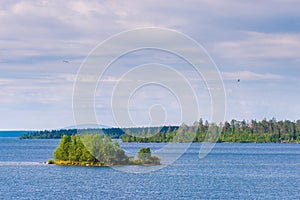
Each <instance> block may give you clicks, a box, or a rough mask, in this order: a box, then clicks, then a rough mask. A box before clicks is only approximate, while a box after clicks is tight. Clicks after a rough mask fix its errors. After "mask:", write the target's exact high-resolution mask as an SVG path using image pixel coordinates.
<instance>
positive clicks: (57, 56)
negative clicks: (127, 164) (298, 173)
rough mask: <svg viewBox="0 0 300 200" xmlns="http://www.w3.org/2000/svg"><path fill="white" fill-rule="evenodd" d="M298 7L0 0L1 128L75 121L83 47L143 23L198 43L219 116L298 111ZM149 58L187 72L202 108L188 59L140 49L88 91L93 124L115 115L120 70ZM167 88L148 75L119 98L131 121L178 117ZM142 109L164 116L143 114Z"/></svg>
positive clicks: (272, 2) (200, 1)
mask: <svg viewBox="0 0 300 200" xmlns="http://www.w3.org/2000/svg"><path fill="white" fill-rule="evenodd" d="M299 7H300V1H297V0H294V1H293V0H287V1H279V0H278V1H277V0H265V1H258V0H252V1H238V0H228V1H217V0H197V1H183V2H180V1H179V2H175V1H171V0H167V1H126V2H125V1H96V0H91V1H76V0H72V1H68V0H66V1H46V0H43V1H42V0H41V1H40V0H32V1H31V0H27V1H21V0H14V1H10V0H2V1H1V2H0V27H1V29H0V130H36V129H58V128H63V127H67V126H72V125H74V124H75V123H76V122H75V120H74V109H73V91H74V81H75V80H76V75H77V73H78V71H79V70H80V66H82V64H83V63H84V61H85V60H86V58H87V56H88V55H89V54H90V53H91V52H92V50H93V49H94V48H95V47H96V46H97V45H98V44H99V43H101V42H103V41H105V40H106V39H107V38H109V37H111V36H113V35H115V34H118V33H120V32H123V31H128V30H132V29H136V28H146V27H158V28H167V29H172V30H175V31H178V32H181V33H183V34H185V35H187V36H189V37H191V38H192V39H194V40H195V41H196V42H197V43H199V44H201V45H202V47H203V48H204V49H205V50H206V52H207V53H208V55H209V56H210V58H211V59H212V60H213V62H214V63H215V65H216V66H217V68H218V70H219V72H220V75H221V78H222V80H223V82H224V90H225V93H226V113H225V120H231V119H232V118H234V119H237V120H243V119H245V120H248V121H249V120H251V119H256V120H262V119H264V118H266V119H271V118H273V117H274V118H276V119H277V120H285V119H288V120H292V121H294V120H297V119H300V105H299V99H300V78H299V76H300V54H299V52H300V12H299ZM149 62H156V63H162V64H164V65H169V66H173V67H174V68H175V69H176V70H177V72H179V73H180V74H182V75H183V76H186V77H187V80H189V81H190V84H191V86H192V87H193V88H194V91H195V93H196V95H197V98H198V99H199V102H200V103H199V105H198V106H199V110H200V117H202V118H203V119H208V120H209V119H210V118H211V113H212V108H211V99H210V98H211V96H210V93H209V92H208V90H209V89H207V86H206V85H205V82H204V81H203V80H201V78H200V79H199V77H198V78H193V77H194V76H195V72H193V70H192V68H191V66H190V65H189V64H187V63H185V62H183V61H182V60H180V58H178V57H176V56H174V55H171V54H170V53H167V52H159V51H152V50H143V51H141V52H133V53H131V54H129V55H126V56H124V57H123V58H120V59H119V60H118V61H116V62H115V63H113V64H112V65H111V66H110V68H109V70H108V71H107V73H106V74H105V76H104V77H102V78H103V80H102V82H101V84H100V85H101V86H99V87H98V88H97V90H96V91H95V107H96V108H95V113H96V115H97V120H98V123H99V124H103V125H108V126H116V125H117V124H118V123H116V122H115V121H114V115H112V103H111V102H112V101H111V97H112V96H111V95H112V94H113V90H114V88H115V86H116V85H117V84H118V82H119V80H120V77H123V75H124V73H126V72H128V71H129V70H130V69H132V68H133V67H134V66H137V65H142V64H145V63H149ZM154 76H155V75H154ZM238 79H239V80H240V81H239V82H238ZM167 89H168V88H167ZM167 89H166V88H163V87H161V86H159V85H150V86H149V87H148V86H144V87H141V88H140V89H139V90H137V91H136V92H135V93H132V96H131V97H130V99H129V100H128V106H129V108H130V109H129V111H130V112H131V114H130V116H131V118H132V120H133V121H135V122H136V123H135V124H137V125H139V126H147V125H159V124H160V123H163V124H174V125H177V124H180V123H182V118H180V115H182V113H181V110H180V106H179V105H180V104H178V101H177V100H178V99H177V100H176V95H175V96H174V95H173V94H172V92H171V90H167ZM176 102H177V103H176ZM149 113H150V114H149ZM151 113H152V114H153V113H158V114H157V115H155V116H161V115H163V117H161V118H160V117H158V118H157V119H151ZM149 115H150V116H149ZM151 120H152V121H151ZM86 123H88V121H87V122H86Z"/></svg>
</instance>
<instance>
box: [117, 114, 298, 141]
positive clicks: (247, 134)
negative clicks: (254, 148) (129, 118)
mask: <svg viewBox="0 0 300 200" xmlns="http://www.w3.org/2000/svg"><path fill="white" fill-rule="evenodd" d="M208 133H209V134H208ZM204 140H205V141H207V142H274V143H276V142H277V143H278V142H299V141H300V120H297V121H296V122H291V121H289V120H285V121H278V122H277V121H276V120H275V119H274V118H273V119H271V120H269V121H267V120H266V119H264V120H262V121H258V122H257V121H256V120H251V122H246V121H245V120H243V121H236V120H231V122H230V123H229V122H225V123H224V124H220V125H217V124H214V123H211V124H209V123H208V122H207V121H205V123H203V120H202V119H200V121H199V122H195V123H194V124H193V125H192V126H187V125H186V124H182V125H181V126H180V127H179V128H175V129H172V130H170V129H169V130H167V131H165V130H158V131H157V132H156V133H154V134H152V135H147V137H145V135H143V133H140V134H135V135H132V134H131V135H130V134H124V135H122V141H123V142H203V141H204Z"/></svg>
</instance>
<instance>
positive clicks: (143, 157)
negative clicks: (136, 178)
mask: <svg viewBox="0 0 300 200" xmlns="http://www.w3.org/2000/svg"><path fill="white" fill-rule="evenodd" d="M137 162H138V163H140V164H155V165H157V164H158V165H159V164H160V158H159V157H157V156H154V155H151V150H150V148H149V147H146V148H141V149H140V150H139V152H138V160H137Z"/></svg>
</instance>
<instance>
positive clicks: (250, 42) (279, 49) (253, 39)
mask: <svg viewBox="0 0 300 200" xmlns="http://www.w3.org/2000/svg"><path fill="white" fill-rule="evenodd" d="M241 34H243V35H245V38H244V39H243V40H231V41H223V42H219V43H216V44H215V48H214V49H215V51H216V52H218V55H219V56H223V57H226V58H228V59H238V60H241V59H272V58H275V59H296V60H298V61H300V60H299V54H298V52H300V34H293V33H290V34H275V33H274V34H273V33H258V32H243V33H241Z"/></svg>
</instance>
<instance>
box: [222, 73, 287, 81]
mask: <svg viewBox="0 0 300 200" xmlns="http://www.w3.org/2000/svg"><path fill="white" fill-rule="evenodd" d="M222 77H223V79H224V80H237V79H240V80H242V81H244V80H251V81H254V80H278V79H283V78H284V76H281V75H278V74H270V73H267V74H258V73H254V72H251V71H238V72H222Z"/></svg>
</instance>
